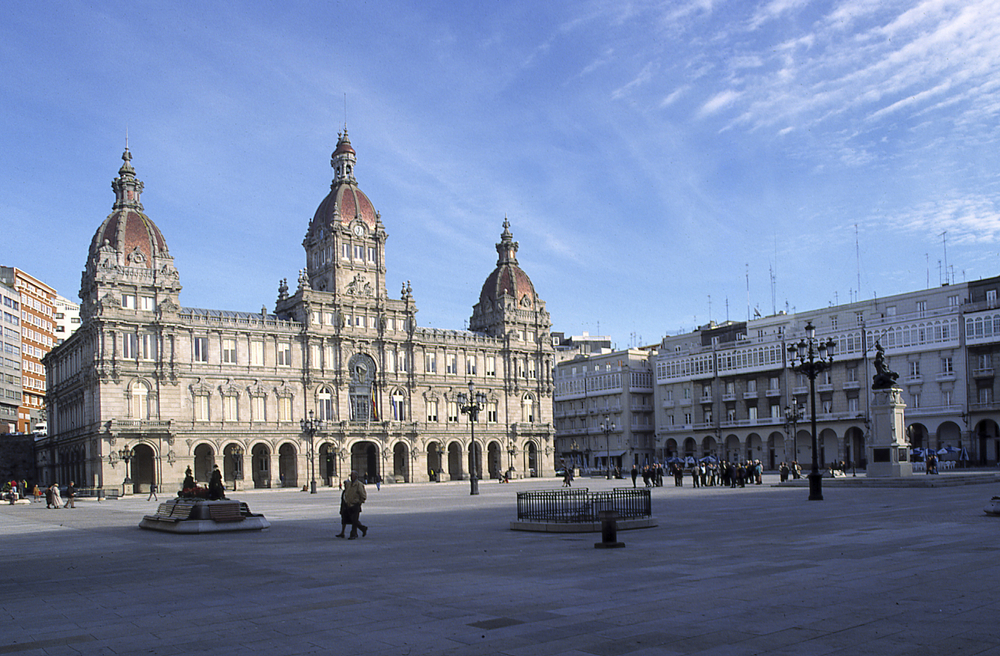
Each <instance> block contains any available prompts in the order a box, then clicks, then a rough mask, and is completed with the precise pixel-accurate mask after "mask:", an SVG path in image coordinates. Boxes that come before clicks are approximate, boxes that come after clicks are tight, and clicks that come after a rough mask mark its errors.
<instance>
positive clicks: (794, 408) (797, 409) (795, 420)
mask: <svg viewBox="0 0 1000 656" xmlns="http://www.w3.org/2000/svg"><path fill="white" fill-rule="evenodd" d="M804 411H805V408H804V407H802V406H801V405H799V400H798V399H797V398H795V397H794V396H793V397H792V405H791V406H787V405H786V406H785V434H786V435H791V438H792V450H793V452H794V450H795V445H796V441H795V438H796V435H797V433H798V431H797V429H796V427H797V426H798V424H799V422H800V421H802V413H803V412H804ZM795 459H796V460H798V457H796V458H795Z"/></svg>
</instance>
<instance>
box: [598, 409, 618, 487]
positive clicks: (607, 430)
mask: <svg viewBox="0 0 1000 656" xmlns="http://www.w3.org/2000/svg"><path fill="white" fill-rule="evenodd" d="M614 430H615V422H613V421H611V415H604V421H603V422H601V432H603V433H604V445H605V446H606V447H608V451H607V454H606V457H605V461H604V466H605V469H606V473H605V475H606V476H607V478H608V480H609V481H610V480H611V433H613V432H614Z"/></svg>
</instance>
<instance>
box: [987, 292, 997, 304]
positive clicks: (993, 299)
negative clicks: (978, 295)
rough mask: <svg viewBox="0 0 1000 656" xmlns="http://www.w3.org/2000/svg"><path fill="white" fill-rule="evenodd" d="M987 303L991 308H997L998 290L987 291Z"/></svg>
mask: <svg viewBox="0 0 1000 656" xmlns="http://www.w3.org/2000/svg"><path fill="white" fill-rule="evenodd" d="M986 302H987V303H988V304H989V306H990V307H996V304H997V290H995V289H987V290H986Z"/></svg>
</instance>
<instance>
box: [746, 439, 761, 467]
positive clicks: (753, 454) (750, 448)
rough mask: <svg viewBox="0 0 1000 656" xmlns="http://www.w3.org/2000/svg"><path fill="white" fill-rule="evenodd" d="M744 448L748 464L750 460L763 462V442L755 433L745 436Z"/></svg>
mask: <svg viewBox="0 0 1000 656" xmlns="http://www.w3.org/2000/svg"><path fill="white" fill-rule="evenodd" d="M745 448H746V454H747V461H748V462H749V461H751V460H760V461H762V462H763V460H764V459H763V458H762V457H761V456H762V455H763V448H764V442H763V440H761V439H760V435H758V434H757V433H750V434H749V435H747V439H746V446H745Z"/></svg>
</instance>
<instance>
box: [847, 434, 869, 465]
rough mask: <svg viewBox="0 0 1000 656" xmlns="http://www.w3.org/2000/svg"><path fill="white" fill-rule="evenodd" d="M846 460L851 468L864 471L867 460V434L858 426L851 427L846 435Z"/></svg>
mask: <svg viewBox="0 0 1000 656" xmlns="http://www.w3.org/2000/svg"><path fill="white" fill-rule="evenodd" d="M844 450H845V453H844V456H845V457H844V459H845V461H846V462H847V465H848V466H849V467H853V468H861V469H864V467H865V465H866V464H867V461H866V460H865V458H866V456H865V434H864V431H862V430H861V429H860V428H858V427H857V426H851V427H850V428H848V429H847V431H846V432H845V433H844Z"/></svg>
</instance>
